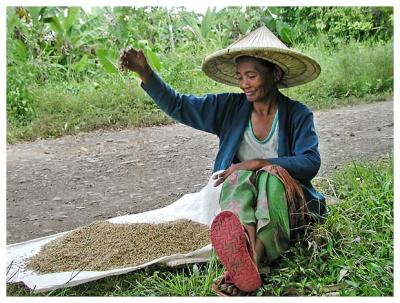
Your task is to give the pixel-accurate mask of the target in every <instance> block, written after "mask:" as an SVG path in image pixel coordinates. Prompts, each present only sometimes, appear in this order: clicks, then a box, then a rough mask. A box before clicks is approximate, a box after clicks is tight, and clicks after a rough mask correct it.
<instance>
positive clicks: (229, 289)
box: [226, 284, 236, 294]
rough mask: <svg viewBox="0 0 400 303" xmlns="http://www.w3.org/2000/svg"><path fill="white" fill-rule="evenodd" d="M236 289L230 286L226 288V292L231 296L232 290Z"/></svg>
mask: <svg viewBox="0 0 400 303" xmlns="http://www.w3.org/2000/svg"><path fill="white" fill-rule="evenodd" d="M234 289H236V287H235V285H233V284H231V285H229V286H228V288H227V289H226V292H227V293H229V294H232V292H233V290H234Z"/></svg>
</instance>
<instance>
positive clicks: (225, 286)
mask: <svg viewBox="0 0 400 303" xmlns="http://www.w3.org/2000/svg"><path fill="white" fill-rule="evenodd" d="M228 286H229V284H221V286H220V287H219V288H220V290H222V291H225V290H226V289H227V288H228Z"/></svg>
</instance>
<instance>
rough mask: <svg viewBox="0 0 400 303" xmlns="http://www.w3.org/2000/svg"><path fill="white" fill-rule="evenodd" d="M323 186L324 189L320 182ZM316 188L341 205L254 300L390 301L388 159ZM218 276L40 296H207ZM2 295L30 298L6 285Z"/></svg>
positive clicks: (189, 272)
mask: <svg viewBox="0 0 400 303" xmlns="http://www.w3.org/2000/svg"><path fill="white" fill-rule="evenodd" d="M328 181H329V182H328ZM318 188H319V189H320V190H322V191H324V192H325V193H326V194H327V195H336V196H337V198H338V199H339V200H340V201H341V202H340V203H338V204H335V205H331V206H330V214H329V216H328V218H327V220H326V222H324V223H322V224H317V225H314V226H313V227H312V228H310V229H309V230H308V231H307V232H306V234H305V235H304V237H302V238H300V239H298V241H295V242H294V244H293V245H292V246H291V247H290V249H289V250H288V251H287V252H285V253H284V254H283V256H282V257H281V258H280V259H279V260H277V261H276V262H275V263H274V264H272V266H271V271H270V273H269V274H267V275H265V276H263V286H262V287H261V288H260V289H259V290H258V291H257V292H255V293H254V295H257V296H314V295H326V296H328V295H329V296H332V295H336V296H339V295H341V296H393V265H394V264H393V256H394V249H393V222H394V220H393V202H394V201H393V158H392V156H388V157H384V158H382V159H381V160H380V161H376V162H363V163H356V162H354V163H350V164H349V165H348V166H347V167H345V168H343V169H342V170H340V171H339V172H337V173H336V174H335V175H334V176H332V178H331V179H329V180H328V179H327V180H325V181H324V180H322V182H319V184H318ZM222 273H223V268H222V266H221V264H220V263H219V262H218V261H217V259H216V258H215V256H212V258H211V262H209V263H208V264H202V265H190V266H186V267H185V268H179V269H168V268H165V267H160V266H153V267H150V268H146V269H144V270H140V271H137V272H133V273H131V274H126V275H121V276H118V277H108V278H104V279H101V280H98V281H94V282H90V283H86V284H83V285H80V286H76V287H72V288H64V289H61V290H56V291H53V292H50V293H46V294H40V295H41V296H42V295H49V296H210V295H213V294H212V292H211V291H210V286H211V282H212V280H213V279H214V278H215V277H217V276H219V275H221V274H222ZM7 295H9V296H32V294H29V293H28V292H27V291H26V290H24V289H23V288H21V287H20V286H17V285H7Z"/></svg>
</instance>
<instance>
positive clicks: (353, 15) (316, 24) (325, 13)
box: [280, 7, 394, 45]
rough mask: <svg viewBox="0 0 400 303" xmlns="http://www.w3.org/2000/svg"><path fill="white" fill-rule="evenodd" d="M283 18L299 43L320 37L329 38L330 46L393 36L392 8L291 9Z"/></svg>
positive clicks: (283, 14) (282, 14)
mask: <svg viewBox="0 0 400 303" xmlns="http://www.w3.org/2000/svg"><path fill="white" fill-rule="evenodd" d="M280 17H281V18H282V20H284V21H285V22H287V23H288V24H291V26H292V27H293V29H294V32H295V33H296V41H297V42H298V43H302V42H304V41H308V40H309V37H314V36H318V35H319V34H325V35H326V36H327V37H328V40H327V42H328V45H337V44H338V43H341V42H342V41H350V40H352V39H354V40H357V41H365V40H369V39H371V38H373V39H375V40H383V41H387V40H390V39H391V38H392V37H393V26H394V20H393V7H288V8H285V9H282V10H281V13H280Z"/></svg>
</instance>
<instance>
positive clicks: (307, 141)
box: [266, 104, 321, 182]
mask: <svg viewBox="0 0 400 303" xmlns="http://www.w3.org/2000/svg"><path fill="white" fill-rule="evenodd" d="M299 105H300V104H299ZM294 110H295V112H294V114H293V117H292V122H291V125H289V129H290V130H289V135H290V136H291V138H290V140H289V141H290V146H289V148H290V149H291V153H292V154H293V155H292V156H284V157H277V158H270V159H266V160H267V161H268V162H270V163H271V164H276V165H279V166H282V167H283V168H285V169H286V170H287V171H288V172H289V173H290V175H291V176H292V177H293V178H295V179H297V180H300V181H303V182H310V181H311V180H312V179H313V178H314V177H315V176H316V175H317V173H318V170H319V168H320V166H321V158H320V155H319V151H318V135H317V133H316V130H315V126H314V118H313V113H312V112H311V110H309V109H308V108H307V107H306V106H304V105H301V106H299V107H297V108H295V109H294Z"/></svg>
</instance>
